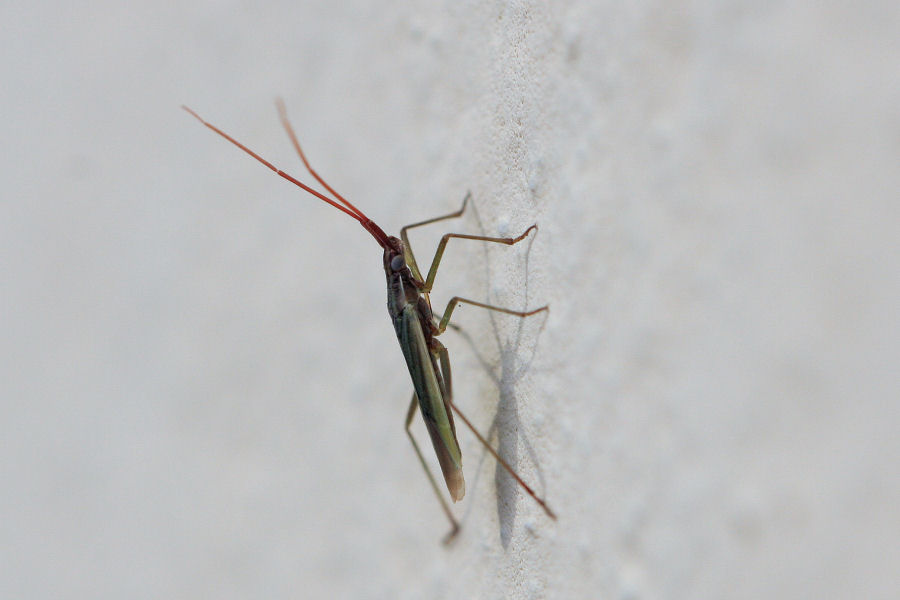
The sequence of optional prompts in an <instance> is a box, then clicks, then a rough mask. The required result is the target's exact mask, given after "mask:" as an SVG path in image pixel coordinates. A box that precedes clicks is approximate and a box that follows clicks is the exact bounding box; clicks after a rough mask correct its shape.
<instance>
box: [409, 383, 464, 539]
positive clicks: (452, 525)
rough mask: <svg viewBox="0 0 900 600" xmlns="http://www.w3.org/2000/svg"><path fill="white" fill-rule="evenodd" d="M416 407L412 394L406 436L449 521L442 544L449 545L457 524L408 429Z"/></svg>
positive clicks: (457, 528) (456, 531)
mask: <svg viewBox="0 0 900 600" xmlns="http://www.w3.org/2000/svg"><path fill="white" fill-rule="evenodd" d="M418 405H419V399H418V397H416V393H415V392H413V395H412V401H411V402H410V403H409V410H408V411H407V412H406V435H408V436H409V441H410V442H412V445H413V449H414V450H415V451H416V456H418V457H419V462H420V463H422V468H423V469H425V474H426V475H427V476H428V481H429V482H430V483H431V487H432V489H433V490H434V493H435V495H436V496H437V499H438V501H439V502H440V503H441V508H443V509H444V513H445V514H446V515H447V518H448V519H450V531H449V532H448V533H447V535H446V536H444V544H449V543H450V542H451V541H452V540H453V538H454V537H456V534H457V533H459V523H458V522H457V521H456V519H455V518H454V517H453V512H451V510H450V507H449V506H448V505H447V501H446V500H445V499H444V495H443V494H442V493H441V489H440V488H439V487H438V484H437V482H436V481H435V480H434V475H432V474H431V469H430V468H428V463H426V462H425V457H424V456H422V451H421V450H420V449H419V444H418V443H416V438H414V437H413V434H412V431H410V429H409V426H410V425H412V421H413V417H415V416H416V407H417V406H418Z"/></svg>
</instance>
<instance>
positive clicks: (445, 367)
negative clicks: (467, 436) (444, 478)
mask: <svg viewBox="0 0 900 600" xmlns="http://www.w3.org/2000/svg"><path fill="white" fill-rule="evenodd" d="M544 308H546V307H544ZM538 310H543V309H538ZM434 341H435V342H437V344H436V349H435V350H434V351H433V352H435V353H437V355H438V358H439V360H440V362H441V371H443V372H444V380H445V381H446V382H447V395H446V396H445V397H444V402H446V403H447V404H449V405H450V408H452V409H453V412H455V413H456V414H457V415H459V417H460V418H461V419H462V420H463V423H465V424H466V427H468V428H469V430H470V431H471V432H472V433H474V434H475V437H476V438H478V441H479V442H481V445H482V446H484V447H485V448H486V449H487V451H488V452H490V453H491V455H493V457H494V458H496V459H497V462H498V463H500V466H502V467H503V468H504V469H506V472H507V473H509V474H510V476H511V477H512V478H513V479H515V480H516V482H517V483H518V484H519V485H521V486H522V489H523V490H525V491H526V492H527V493H528V495H529V496H531V497H532V498H534V501H535V502H537V503H538V504H540V505H541V508H543V509H544V512H545V513H547V516H548V517H550V518H551V519H553V520H554V521H555V520H556V513H554V512H553V511H552V510H551V509H550V507H549V506H547V503H546V502H545V501H544V499H543V498H541V497H540V496H538V495H537V494H536V493H535V492H534V490H533V489H531V486H529V485H528V484H527V483H525V482H524V481H523V480H522V478H521V477H519V474H518V473H516V472H515V470H513V468H512V467H511V466H509V463H507V462H506V461H505V460H503V459H502V458H500V455H499V454H498V453H497V451H496V450H494V448H493V446H491V445H490V444H489V443H488V441H487V440H486V439H484V436H483V435H481V434H480V433H479V432H478V430H477V429H475V426H474V425H472V422H471V421H469V419H468V417H466V415H464V414H462V412H461V411H460V410H459V408H458V407H457V406H456V404H454V403H453V396H452V394H450V389H451V384H450V357H449V355H448V354H447V348H445V347H444V345H443V344H441V343H440V342H438V341H437V340H434ZM413 400H415V398H413ZM432 483H433V480H432Z"/></svg>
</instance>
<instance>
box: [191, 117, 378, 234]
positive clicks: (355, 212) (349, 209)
mask: <svg viewBox="0 0 900 600" xmlns="http://www.w3.org/2000/svg"><path fill="white" fill-rule="evenodd" d="M181 108H183V109H184V110H185V111H186V112H188V113H189V114H190V115H191V116H193V117H194V118H195V119H197V120H198V121H200V122H201V123H203V125H204V126H206V127H207V128H209V129H211V130H212V131H214V132H216V133H217V134H219V135H220V136H222V137H223V138H225V139H226V140H228V141H229V142H231V143H232V144H234V145H235V146H237V147H238V148H240V149H241V150H243V151H244V152H246V153H247V154H249V155H250V156H252V157H253V158H255V159H256V160H257V161H259V162H261V163H262V164H263V165H265V166H266V167H268V168H269V169H271V170H272V171H274V172H275V174H276V175H279V176H280V177H283V178H284V179H287V180H288V181H290V182H291V183H293V184H294V185H296V186H297V187H299V188H301V189H303V190H305V191H306V192H309V193H310V194H312V195H313V196H315V197H316V198H318V199H319V200H322V201H323V202H327V203H328V204H330V205H331V206H333V207H335V208H336V209H338V210H339V211H341V212H343V213H346V214H348V215H350V216H351V217H353V218H354V219H356V220H357V221H359V222H360V224H361V225H362V226H363V227H364V228H365V230H366V231H368V232H369V233H370V234H372V237H374V238H375V240H376V241H377V242H378V244H379V245H381V246H382V247H386V245H388V244H389V242H388V236H387V234H386V233H384V231H382V229H381V228H380V227H379V226H378V225H376V224H375V222H374V221H372V220H371V219H369V217H367V216H366V215H365V214H364V213H363V212H362V211H361V210H359V209H358V208H356V207H355V206H353V205H352V204H350V203H349V202H347V200H345V199H344V198H343V197H342V196H340V195H339V194H338V193H337V192H335V191H334V190H333V189H331V186H329V185H328V184H327V183H325V182H324V181H322V179H321V177H319V175H318V174H317V173H316V172H315V171H313V170H312V168H310V166H309V163H307V162H306V157H305V156H303V152H302V151H301V150H300V144H299V143H298V142H297V141H296V136H294V135H293V131H292V130H290V129H288V133H289V134H290V135H291V140H292V141H293V142H294V145H295V148H297V150H298V151H299V152H300V156H301V157H302V158H303V163H304V164H305V165H306V167H307V169H309V172H310V173H312V175H313V177H315V178H316V180H317V181H319V183H321V184H322V185H324V186H325V187H326V188H327V189H328V191H330V192H331V193H332V194H334V195H335V196H336V197H337V198H339V199H340V202H341V203H342V204H341V203H338V202H335V201H334V200H332V199H331V198H329V197H328V196H326V195H325V194H323V193H321V192H318V191H316V190H314V189H313V188H311V187H309V186H308V185H306V184H305V183H303V182H302V181H300V180H299V179H297V178H296V177H293V176H292V175H289V174H288V173H285V172H284V171H282V170H281V169H279V168H278V167H276V166H275V165H273V164H272V163H270V162H269V161H267V160H266V159H264V158H263V157H262V156H260V155H259V154H257V153H256V152H254V151H253V150H251V149H250V148H248V147H247V146H245V145H244V144H242V143H240V142H239V141H237V140H236V139H234V138H233V137H231V136H230V135H228V134H227V133H225V132H224V131H222V130H221V129H219V128H218V127H216V126H215V125H213V124H212V123H209V122H208V121H206V120H204V119H203V117H201V116H200V115H198V114H197V113H195V112H194V111H193V110H191V109H190V108H188V107H187V106H185V105H183V104H182V105H181ZM285 116H286V115H285ZM289 126H290V124H289V123H288V127H289ZM344 205H346V206H344Z"/></svg>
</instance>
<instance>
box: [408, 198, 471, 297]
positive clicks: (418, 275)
mask: <svg viewBox="0 0 900 600" xmlns="http://www.w3.org/2000/svg"><path fill="white" fill-rule="evenodd" d="M471 197H472V192H466V197H465V198H463V203H462V208H460V209H459V210H458V211H456V212H452V213H450V214H447V215H443V216H440V217H435V218H433V219H428V220H426V221H419V222H418V223H413V224H412V225H407V226H406V227H404V228H403V229H401V230H400V239H401V240H403V248H404V249H405V252H404V257H403V258H405V259H406V264H407V265H409V268H410V269H411V270H412V273H413V275H415V276H416V279H418V280H419V281H422V273H421V272H419V265H417V264H416V257H415V256H414V255H413V251H412V247H411V246H410V245H409V236H408V235H406V230H407V229H412V228H413V227H421V226H422V225H430V224H432V223H437V222H438V221H443V220H445V219H455V218H456V217H461V216H462V214H463V213H464V212H465V211H466V205H467V204H468V203H469V198H471Z"/></svg>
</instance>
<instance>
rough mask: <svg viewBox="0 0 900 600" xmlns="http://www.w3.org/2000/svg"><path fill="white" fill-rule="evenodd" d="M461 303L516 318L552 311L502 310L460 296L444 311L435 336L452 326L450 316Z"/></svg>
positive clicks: (448, 304)
mask: <svg viewBox="0 0 900 600" xmlns="http://www.w3.org/2000/svg"><path fill="white" fill-rule="evenodd" d="M460 302H462V303H464V304H471V305H472V306H480V307H481V308H486V309H488V310H496V311H497V312H502V313H506V314H508V315H514V316H516V317H530V316H531V315H534V314H537V313H539V312H542V311H548V312H549V311H550V307H549V306H542V307H540V308H536V309H534V310H528V311H521V310H512V309H509V308H502V307H500V306H494V305H492V304H485V303H484V302H478V301H476V300H468V299H466V298H460V297H459V296H454V297H453V298H451V299H450V302H448V303H447V308H446V309H444V316H443V317H442V318H441V321H440V323H438V325H437V328H438V332H437V333H436V334H435V335H440V334H442V333H444V331H445V330H446V329H447V325H448V324H450V315H451V314H452V313H453V309H455V308H456V305H457V304H459V303H460ZM450 326H451V327H453V325H450Z"/></svg>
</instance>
